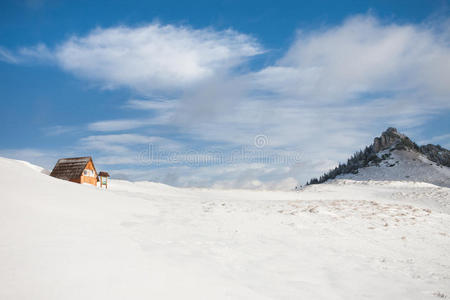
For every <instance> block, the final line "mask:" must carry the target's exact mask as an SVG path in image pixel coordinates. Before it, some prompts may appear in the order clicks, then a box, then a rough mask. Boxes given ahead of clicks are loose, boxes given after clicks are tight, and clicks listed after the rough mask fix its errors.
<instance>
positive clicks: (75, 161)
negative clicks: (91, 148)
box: [50, 156, 97, 180]
mask: <svg viewBox="0 0 450 300" xmlns="http://www.w3.org/2000/svg"><path fill="white" fill-rule="evenodd" d="M89 161H92V157H90V156H85V157H69V158H61V159H59V160H58V162H57V163H56V165H55V167H54V168H53V170H52V172H51V173H50V176H53V177H56V178H60V179H66V180H70V179H72V178H77V177H80V176H81V174H82V173H83V170H84V169H85V168H86V165H87V164H88V163H89ZM92 166H94V163H92ZM94 170H95V167H94ZM96 172H97V171H96Z"/></svg>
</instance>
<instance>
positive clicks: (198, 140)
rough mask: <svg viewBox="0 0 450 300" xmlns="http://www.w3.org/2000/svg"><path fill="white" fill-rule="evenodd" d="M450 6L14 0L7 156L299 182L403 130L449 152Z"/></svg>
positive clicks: (2, 48)
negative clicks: (384, 134)
mask: <svg viewBox="0 0 450 300" xmlns="http://www.w3.org/2000/svg"><path fill="white" fill-rule="evenodd" d="M448 17H449V2H448V1H339V2H337V1H311V2H306V1H303V2H302V1H276V2H274V1H257V2H256V1H190V2H188V1H127V2H126V3H125V2H123V1H43V0H28V1H2V2H1V3H0V82H1V84H0V94H1V101H0V118H1V120H2V126H0V136H1V143H0V155H2V156H6V157H11V158H17V159H24V160H29V161H31V162H33V163H36V164H39V165H42V166H45V167H47V168H51V167H52V166H53V164H54V163H55V161H56V160H57V158H59V157H64V156H82V155H92V156H93V157H94V161H95V162H96V165H97V168H98V169H102V170H108V171H110V172H111V173H112V174H113V176H116V177H119V178H128V179H132V180H144V179H147V180H154V181H161V182H165V183H169V184H174V185H180V186H192V185H193V186H217V187H225V188H228V187H243V188H288V187H292V186H295V185H296V184H298V183H300V184H301V183H304V181H305V180H307V179H309V178H310V177H312V176H317V175H320V173H322V172H323V171H326V170H327V169H328V168H330V167H332V166H334V165H335V164H336V163H337V162H339V161H343V160H345V159H346V158H347V157H348V156H349V155H350V154H352V153H353V152H354V151H356V150H358V149H360V148H362V147H364V146H365V145H367V144H369V143H371V141H372V139H373V137H374V136H376V135H379V133H380V132H381V131H382V130H384V129H385V128H386V127H388V126H395V127H397V128H398V129H399V130H401V131H403V132H405V133H406V134H408V135H410V137H412V138H413V139H414V140H416V141H417V142H419V143H427V142H433V143H439V144H441V145H444V146H446V147H450V98H449V96H450V79H449V78H450V49H449V48H450V46H449V45H450V44H449V38H450V23H449V18H448Z"/></svg>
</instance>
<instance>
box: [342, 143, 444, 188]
mask: <svg viewBox="0 0 450 300" xmlns="http://www.w3.org/2000/svg"><path fill="white" fill-rule="evenodd" d="M388 153H391V156H390V157H389V158H388V159H386V160H383V161H382V162H381V163H380V165H379V166H370V167H366V168H360V169H359V173H358V174H344V175H339V176H337V177H336V179H352V180H364V181H365V180H401V181H414V182H428V183H432V184H435V185H439V186H445V187H450V168H448V167H445V166H440V165H438V164H436V163H434V162H432V161H430V160H428V159H427V158H426V157H425V156H424V155H422V154H420V153H418V152H415V151H406V150H395V151H392V152H390V151H389V150H386V151H382V152H380V153H378V156H379V157H381V156H382V155H383V154H388Z"/></svg>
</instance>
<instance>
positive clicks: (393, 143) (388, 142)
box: [373, 127, 419, 153]
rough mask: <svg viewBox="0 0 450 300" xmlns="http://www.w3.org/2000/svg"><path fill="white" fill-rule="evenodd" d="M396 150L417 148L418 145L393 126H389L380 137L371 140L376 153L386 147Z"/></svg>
mask: <svg viewBox="0 0 450 300" xmlns="http://www.w3.org/2000/svg"><path fill="white" fill-rule="evenodd" d="M389 148H391V149H396V150H406V149H411V150H416V151H418V150H419V147H418V146H417V145H416V144H415V143H414V142H413V141H411V140H410V139H409V138H408V137H407V136H406V135H403V134H401V133H399V132H398V131H397V129H395V128H393V127H389V128H388V129H387V130H386V131H385V132H383V133H382V134H381V136H380V137H376V138H375V139H374V140H373V151H374V152H375V153H378V152H380V151H383V150H386V149H389Z"/></svg>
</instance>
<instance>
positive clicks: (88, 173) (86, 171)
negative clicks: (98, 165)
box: [83, 169, 95, 177]
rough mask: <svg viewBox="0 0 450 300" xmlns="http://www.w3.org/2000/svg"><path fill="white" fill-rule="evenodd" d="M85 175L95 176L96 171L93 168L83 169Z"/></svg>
mask: <svg viewBox="0 0 450 300" xmlns="http://www.w3.org/2000/svg"><path fill="white" fill-rule="evenodd" d="M83 175H84V176H88V177H95V173H94V171H93V170H89V169H86V170H84V171H83Z"/></svg>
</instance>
